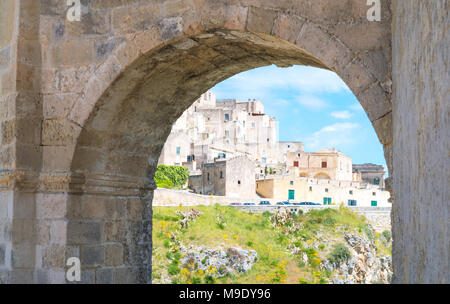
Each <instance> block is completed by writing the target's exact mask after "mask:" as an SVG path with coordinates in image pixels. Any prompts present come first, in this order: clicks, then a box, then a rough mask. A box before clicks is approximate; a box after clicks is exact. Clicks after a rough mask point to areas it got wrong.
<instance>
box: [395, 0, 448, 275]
mask: <svg viewBox="0 0 450 304" xmlns="http://www.w3.org/2000/svg"><path fill="white" fill-rule="evenodd" d="M449 9H450V3H449V2H448V1H445V0H437V1H425V2H423V1H421V2H419V1H399V0H397V1H394V2H393V9H392V11H393V14H394V22H393V24H394V28H393V50H392V54H393V112H392V123H393V130H394V134H393V143H394V145H393V160H394V162H393V166H394V174H395V175H394V179H393V188H394V193H395V204H394V205H395V208H394V209H393V235H392V237H393V239H394V243H393V266H394V279H393V280H394V282H395V283H447V284H448V283H449V282H450V271H449V267H450V265H449V261H450V257H449V253H450V233H449V197H450V193H449V191H450V187H449V180H450V175H449V172H450V169H449V161H448V157H449V147H450V143H449V138H450V128H449V123H450V122H449V117H450V115H449V95H448V91H449V83H450V71H449V65H448V62H449V54H450V52H449V49H450V48H449V37H448V24H449V23H450V16H449V14H448V12H449ZM411 16H414V18H412V17H411Z"/></svg>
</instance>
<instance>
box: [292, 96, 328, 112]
mask: <svg viewBox="0 0 450 304" xmlns="http://www.w3.org/2000/svg"><path fill="white" fill-rule="evenodd" d="M296 101H297V102H298V103H299V104H301V105H302V106H304V107H307V108H309V109H312V110H321V109H324V108H326V107H328V104H327V103H326V102H325V101H324V100H322V99H320V98H318V97H316V96H312V95H310V96H299V97H298V98H297V99H296Z"/></svg>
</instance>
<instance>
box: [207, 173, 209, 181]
mask: <svg viewBox="0 0 450 304" xmlns="http://www.w3.org/2000/svg"><path fill="white" fill-rule="evenodd" d="M207 179H208V181H209V173H208V175H207Z"/></svg>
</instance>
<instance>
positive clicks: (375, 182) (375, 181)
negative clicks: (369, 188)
mask: <svg viewBox="0 0 450 304" xmlns="http://www.w3.org/2000/svg"><path fill="white" fill-rule="evenodd" d="M373 183H374V184H375V185H379V184H380V179H379V178H378V177H375V178H374V179H373Z"/></svg>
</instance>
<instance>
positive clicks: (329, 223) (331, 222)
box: [323, 216, 337, 226]
mask: <svg viewBox="0 0 450 304" xmlns="http://www.w3.org/2000/svg"><path fill="white" fill-rule="evenodd" d="M336 222H337V221H336V220H335V219H334V218H332V217H331V216H327V217H326V218H325V220H324V221H323V224H324V225H326V226H334V225H335V224H336Z"/></svg>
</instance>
